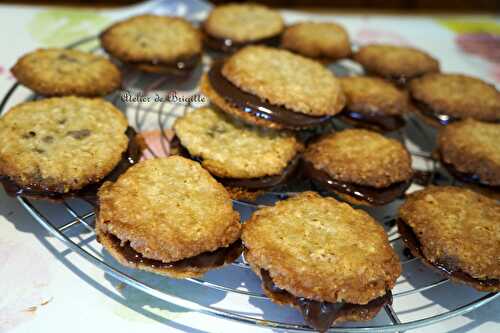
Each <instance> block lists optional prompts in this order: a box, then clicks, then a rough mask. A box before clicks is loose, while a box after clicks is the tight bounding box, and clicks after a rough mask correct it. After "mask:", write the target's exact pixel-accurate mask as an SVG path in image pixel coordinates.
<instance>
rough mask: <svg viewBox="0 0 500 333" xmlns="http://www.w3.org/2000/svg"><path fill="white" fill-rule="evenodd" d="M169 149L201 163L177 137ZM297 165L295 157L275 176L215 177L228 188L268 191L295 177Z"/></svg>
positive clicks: (297, 158)
mask: <svg viewBox="0 0 500 333" xmlns="http://www.w3.org/2000/svg"><path fill="white" fill-rule="evenodd" d="M170 145H171V147H172V148H174V149H175V150H176V151H177V153H178V154H179V155H180V156H182V157H185V158H189V159H191V160H193V161H196V162H199V163H201V162H202V160H203V159H202V158H201V157H197V156H192V155H191V154H190V153H189V151H188V150H187V149H186V147H184V146H183V145H182V144H181V143H180V140H179V138H178V137H174V139H173V140H172V142H171V143H170ZM298 164H299V157H298V156H296V157H295V158H294V159H293V160H292V161H290V163H288V165H287V166H286V168H285V169H284V170H283V172H282V173H281V174H279V175H276V176H264V177H258V178H247V179H245V178H223V177H215V176H214V178H215V179H217V181H219V182H220V183H221V184H223V185H224V186H228V187H241V188H246V189H249V190H260V189H268V188H271V187H274V186H277V185H281V184H283V183H284V182H286V181H287V180H289V179H290V178H291V177H292V176H293V175H295V171H296V170H297V166H298Z"/></svg>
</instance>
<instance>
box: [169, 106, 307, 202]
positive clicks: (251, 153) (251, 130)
mask: <svg viewBox="0 0 500 333" xmlns="http://www.w3.org/2000/svg"><path fill="white" fill-rule="evenodd" d="M174 129H175V133H176V137H177V139H178V141H179V144H180V153H181V154H182V155H184V156H185V157H188V158H191V159H194V160H196V161H199V162H200V163H201V165H202V166H203V167H204V168H205V169H207V170H208V171H209V172H210V173H211V174H212V175H213V176H214V177H215V178H216V179H217V180H218V181H219V182H220V183H222V184H223V185H224V186H225V187H226V188H227V189H228V190H229V192H230V193H231V194H232V196H233V198H234V199H246V200H254V199H255V197H256V196H257V195H258V194H260V192H261V191H262V190H265V189H271V188H272V187H275V186H277V185H281V184H283V183H285V182H286V181H287V180H288V179H290V178H291V177H292V176H294V173H295V169H296V168H297V165H298V162H299V153H300V152H301V151H302V150H303V145H302V144H301V143H300V142H299V141H298V140H297V138H296V137H295V136H294V134H292V133H289V132H283V131H279V132H278V131H273V130H270V129H266V128H259V127H255V126H251V125H247V124H245V123H242V122H241V121H238V120H236V119H234V118H231V117H230V116H228V115H227V114H225V113H223V112H222V111H219V110H216V109H214V108H201V109H196V110H194V111H191V112H189V113H187V114H186V115H185V116H183V117H181V118H178V119H177V120H176V122H175V124H174Z"/></svg>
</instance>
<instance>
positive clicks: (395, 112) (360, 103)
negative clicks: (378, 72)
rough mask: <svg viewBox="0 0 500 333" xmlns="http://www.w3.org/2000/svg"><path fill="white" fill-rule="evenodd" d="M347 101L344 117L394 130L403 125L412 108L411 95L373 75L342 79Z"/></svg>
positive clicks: (383, 129) (357, 122) (365, 125)
mask: <svg viewBox="0 0 500 333" xmlns="http://www.w3.org/2000/svg"><path fill="white" fill-rule="evenodd" d="M340 83H341V84H342V89H343V90H344V93H345V95H346V97H347V104H346V107H345V109H344V111H343V112H342V113H341V118H342V120H344V121H346V122H348V123H351V124H354V125H356V126H359V127H366V128H369V129H374V130H378V131H394V130H396V129H399V128H401V127H403V126H404V124H405V121H404V119H403V115H404V114H405V113H407V112H409V110H410V106H409V103H408V95H407V94H406V92H405V91H403V90H400V89H398V88H396V87H395V86H394V85H392V84H391V83H389V82H387V81H385V80H383V79H380V78H377V77H370V76H351V77H342V78H340Z"/></svg>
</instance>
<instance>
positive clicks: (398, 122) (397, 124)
mask: <svg viewBox="0 0 500 333" xmlns="http://www.w3.org/2000/svg"><path fill="white" fill-rule="evenodd" d="M340 116H341V117H345V118H348V119H349V120H352V121H355V122H356V123H360V125H363V124H362V123H364V122H366V123H367V125H371V126H374V127H375V128H377V129H379V130H382V131H387V132H390V131H394V130H397V129H399V128H401V127H403V126H404V125H405V121H404V119H403V117H401V116H387V115H382V114H377V113H370V114H368V113H361V112H356V111H351V110H349V109H346V110H345V111H343V112H342V113H341V114H340Z"/></svg>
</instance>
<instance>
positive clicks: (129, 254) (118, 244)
mask: <svg viewBox="0 0 500 333" xmlns="http://www.w3.org/2000/svg"><path fill="white" fill-rule="evenodd" d="M106 237H108V238H109V240H110V241H111V242H112V246H113V247H114V249H115V250H116V251H117V252H118V253H120V254H121V255H122V256H123V258H125V260H127V261H128V262H129V263H133V264H143V265H147V266H149V267H151V268H157V269H161V268H168V269H170V270H176V271H180V272H182V271H184V270H186V269H189V268H197V269H212V268H216V267H220V266H223V265H225V264H228V263H231V262H233V261H235V260H236V259H237V258H238V257H239V256H240V255H241V253H242V251H243V246H242V243H241V240H237V241H236V242H234V243H232V244H230V245H228V246H227V247H221V248H218V249H216V250H215V251H211V252H203V253H200V254H198V255H196V256H194V257H190V258H185V259H182V260H178V261H174V262H163V261H161V260H155V259H149V258H146V257H144V256H143V255H142V254H141V253H139V252H137V251H136V250H134V249H133V248H132V247H131V246H130V242H129V241H125V242H122V241H121V240H120V239H119V238H118V237H116V236H115V235H113V234H110V233H106Z"/></svg>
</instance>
